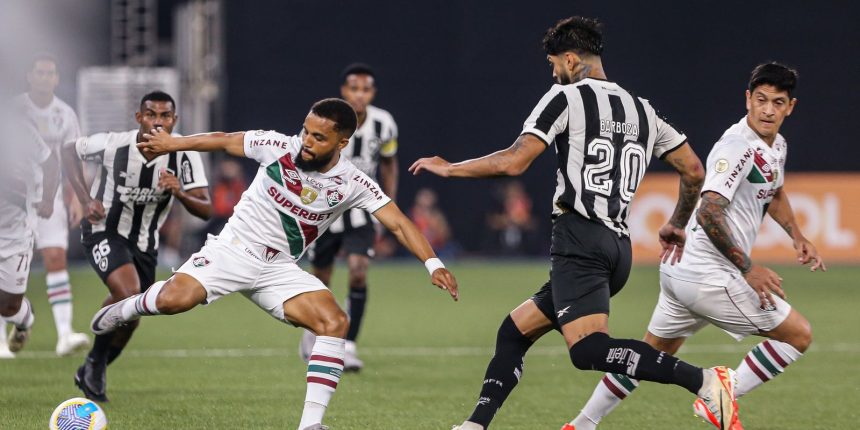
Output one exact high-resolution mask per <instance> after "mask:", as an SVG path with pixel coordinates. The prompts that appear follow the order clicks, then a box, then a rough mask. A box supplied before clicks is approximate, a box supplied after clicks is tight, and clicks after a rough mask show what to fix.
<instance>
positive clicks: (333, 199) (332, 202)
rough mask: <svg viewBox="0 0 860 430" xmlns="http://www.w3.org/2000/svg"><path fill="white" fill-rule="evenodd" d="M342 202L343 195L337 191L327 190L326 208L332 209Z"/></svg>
mask: <svg viewBox="0 0 860 430" xmlns="http://www.w3.org/2000/svg"><path fill="white" fill-rule="evenodd" d="M342 200H343V193H341V192H340V191H338V190H328V191H326V194H325V201H326V202H327V203H328V207H330V208H331V207H334V206H336V205H337V204H338V203H340V202H341V201H342Z"/></svg>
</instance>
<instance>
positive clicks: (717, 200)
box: [696, 191, 752, 274]
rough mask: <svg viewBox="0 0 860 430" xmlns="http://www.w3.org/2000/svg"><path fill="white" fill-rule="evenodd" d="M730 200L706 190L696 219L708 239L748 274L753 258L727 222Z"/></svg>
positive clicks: (742, 271)
mask: <svg viewBox="0 0 860 430" xmlns="http://www.w3.org/2000/svg"><path fill="white" fill-rule="evenodd" d="M729 203H731V202H729V200H728V199H727V198H725V197H723V196H721V195H720V194H719V193H715V192H713V191H706V192H705V193H704V194H702V203H701V205H700V206H699V212H698V214H697V215H696V220H697V221H698V222H699V225H701V226H702V229H704V230H705V234H707V235H708V239H711V243H713V244H714V247H716V248H717V250H718V251H720V253H721V254H723V255H724V256H725V257H726V258H727V259H728V260H729V261H730V262H731V263H732V264H734V265H735V267H737V268H738V270H740V271H741V273H743V274H746V273H747V272H749V271H750V269H751V268H752V260H750V257H749V256H748V255H747V254H746V253H745V252H744V251H743V250H742V249H741V247H740V246H738V244H737V242H736V241H735V238H734V237H733V236H732V232H731V230H730V229H729V225H728V223H727V222H726V216H725V215H726V208H728V207H729Z"/></svg>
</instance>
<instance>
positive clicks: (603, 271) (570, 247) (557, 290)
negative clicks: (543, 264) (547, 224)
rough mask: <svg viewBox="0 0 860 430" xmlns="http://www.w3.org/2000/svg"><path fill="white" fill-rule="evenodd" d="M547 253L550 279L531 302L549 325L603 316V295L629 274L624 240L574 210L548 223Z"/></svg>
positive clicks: (612, 292) (605, 305) (616, 288)
mask: <svg viewBox="0 0 860 430" xmlns="http://www.w3.org/2000/svg"><path fill="white" fill-rule="evenodd" d="M551 255H552V270H551V271H550V281H549V282H547V283H546V284H544V286H543V287H542V288H541V289H540V291H538V292H537V293H536V294H535V295H534V296H533V297H532V300H534V302H535V304H537V306H538V308H539V309H540V310H541V312H543V313H544V315H546V316H547V318H549V319H550V321H552V322H553V326H554V327H556V328H558V327H560V326H563V325H565V324H567V323H569V322H571V321H573V320H575V319H578V318H580V317H584V316H586V315H593V314H608V313H609V298H610V297H612V296H614V295H615V294H616V293H618V292H619V291H621V288H623V287H624V284H625V283H626V282H627V278H628V277H629V276H630V267H631V264H632V255H633V253H632V250H631V247H630V238H629V237H626V236H623V237H622V236H619V235H618V234H617V233H615V232H614V231H612V230H610V229H609V228H607V227H606V226H604V225H602V224H599V223H596V222H594V221H591V220H588V219H586V218H585V217H583V216H581V215H579V214H576V213H569V214H564V215H561V216H559V217H558V218H556V219H555V221H554V222H553V225H552V251H551ZM550 312H551V313H550Z"/></svg>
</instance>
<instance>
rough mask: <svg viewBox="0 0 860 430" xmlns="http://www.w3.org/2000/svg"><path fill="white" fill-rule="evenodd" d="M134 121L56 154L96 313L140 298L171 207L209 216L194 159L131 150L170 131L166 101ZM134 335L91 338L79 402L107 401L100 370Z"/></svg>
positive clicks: (148, 98)
mask: <svg viewBox="0 0 860 430" xmlns="http://www.w3.org/2000/svg"><path fill="white" fill-rule="evenodd" d="M135 118H136V120H137V122H138V124H140V127H139V128H138V129H135V130H129V131H125V132H119V133H98V134H94V135H92V136H85V137H82V138H79V139H77V140H75V141H72V142H67V143H66V144H65V146H64V148H63V163H64V165H65V168H66V172H67V174H68V175H69V181H70V182H71V184H72V188H74V190H75V193H76V194H77V196H78V199H79V200H80V202H81V204H82V205H83V207H84V219H83V221H81V243H82V244H83V246H84V249H85V250H86V255H87V258H88V259H89V262H90V265H91V266H93V269H94V270H95V271H96V273H97V274H98V275H99V276H100V277H101V278H102V281H103V282H104V283H105V285H107V287H108V290H109V292H110V295H109V296H108V298H107V299H105V302H104V305H109V304H111V303H114V302H117V301H120V300H122V299H125V298H126V297H130V296H132V295H134V294H137V293H140V292H141V291H142V290H145V289H146V288H148V287H149V286H150V285H152V284H153V283H154V282H155V268H156V260H157V255H158V233H159V230H160V228H161V226H162V225H163V224H164V221H165V219H166V218H167V214H168V213H169V212H170V207H171V205H172V204H173V200H174V199H175V200H179V201H180V202H181V203H182V205H183V206H185V208H186V209H187V210H188V212H190V213H191V214H192V215H194V216H197V217H199V218H202V219H207V218H209V214H210V213H211V211H212V204H211V203H210V199H209V189H208V182H207V181H206V174H205V172H204V171H203V161H202V160H201V158H200V154H199V153H197V152H193V151H181V152H177V153H171V154H169V155H161V156H157V157H155V156H151V155H147V154H143V153H142V152H140V150H138V149H137V146H136V145H137V143H140V142H142V141H143V134H144V133H147V132H150V131H151V130H153V129H164V130H165V131H166V132H168V133H170V132H172V131H173V127H174V126H175V125H176V120H177V116H176V103H175V102H174V100H173V98H172V97H171V96H170V95H169V94H166V93H164V92H161V91H154V92H151V93H149V94H147V95H145V96H143V98H142V99H141V101H140V110H139V112H137V113H136V114H135ZM81 160H83V161H89V162H93V163H95V164H97V165H98V169H99V170H98V174H97V175H96V177H95V178H94V180H93V183H92V184H87V183H86V180H85V179H84V175H83V169H82V166H81ZM136 327H137V323H136V322H134V323H132V324H129V325H127V326H125V327H122V328H121V329H119V330H117V331H116V332H114V333H110V334H102V335H97V336H96V338H95V341H94V342H93V347H92V349H91V350H90V352H89V354H88V355H87V358H86V361H85V362H84V364H83V365H82V366H81V367H80V368H79V369H78V372H77V374H76V375H75V383H76V384H77V385H78V387H79V388H80V389H81V391H83V392H84V394H85V395H86V396H87V398H89V399H92V400H98V401H106V400H107V396H106V394H105V390H106V369H107V365H108V364H110V363H111V362H112V361H113V360H114V359H116V357H117V356H118V355H119V354H120V353H121V352H122V350H123V348H124V347H125V345H126V344H127V343H128V341H129V339H130V338H131V335H132V333H133V332H134V329H135V328H136Z"/></svg>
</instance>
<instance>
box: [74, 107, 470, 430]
mask: <svg viewBox="0 0 860 430" xmlns="http://www.w3.org/2000/svg"><path fill="white" fill-rule="evenodd" d="M355 128H356V115H355V112H354V111H353V110H352V108H351V107H350V105H349V104H347V103H346V102H345V101H343V100H340V99H325V100H320V101H318V102H316V103H314V104H313V106H311V110H310V112H308V115H307V117H306V118H305V121H304V124H303V127H302V134H301V135H299V136H286V135H284V134H281V133H278V132H275V131H266V130H253V131H247V132H237V133H220V132H215V133H206V134H197V135H193V136H188V137H179V138H174V137H171V136H170V135H169V134H168V133H166V132H164V131H160V130H154V131H153V132H152V134H151V135H147V138H148V141H147V142H145V143H141V144H140V145H139V146H140V148H141V149H142V150H143V151H144V153H154V154H165V153H168V152H170V153H172V152H174V151H182V150H186V151H187V150H196V151H222V150H223V151H226V152H227V153H229V154H230V155H234V156H245V157H248V158H251V159H253V160H255V161H257V162H258V163H259V164H260V167H259V169H257V175H256V177H255V178H254V182H253V183H252V184H251V186H250V188H248V190H247V191H246V192H245V193H243V194H242V199H241V201H240V203H239V205H238V206H237V207H236V212H235V213H234V215H233V216H232V217H230V220H229V221H228V222H227V225H226V226H225V227H224V230H223V231H221V233H220V234H219V235H218V236H217V237H213V238H211V239H210V240H209V241H208V242H207V243H206V245H204V246H203V248H202V249H201V250H200V251H199V252H197V253H195V254H193V255H192V256H191V258H189V259H188V261H186V262H185V264H183V265H182V267H180V268H179V270H177V271H176V274H175V275H174V276H172V277H170V279H168V280H167V281H166V282H158V283H156V284H154V285H152V287H151V288H149V290H148V291H147V292H146V293H142V294H138V295H136V296H133V297H132V298H129V299H126V300H124V301H122V302H120V303H117V304H114V305H109V306H106V307H105V308H103V309H102V310H100V311H99V312H98V313H97V314H96V315H95V317H93V321H92V323H91V328H92V330H93V332H95V333H105V332H110V331H113V330H115V329H116V328H117V327H122V326H124V325H126V324H128V323H130V322H134V321H137V319H138V318H140V317H142V316H150V315H159V314H167V315H173V314H178V313H181V312H186V311H189V310H191V309H193V308H194V307H195V306H197V305H200V304H208V303H212V302H214V301H215V300H217V299H219V298H220V297H222V296H225V295H228V294H232V293H235V292H240V293H242V294H243V295H244V296H245V297H247V298H248V299H250V300H251V301H252V302H254V303H255V304H256V305H257V306H259V307H260V308H261V309H263V310H265V311H267V312H268V313H269V314H270V315H271V316H272V317H274V318H275V319H277V320H279V321H282V322H285V323H289V324H292V325H294V326H296V327H304V328H306V329H309V330H313V332H314V333H316V334H317V336H316V338H315V341H314V345H313V347H312V348H311V354H310V360H309V361H308V368H307V369H308V371H307V379H306V380H307V394H306V397H305V404H304V410H303V412H302V418H301V421H300V423H299V426H298V428H299V430H323V429H327V428H328V427H325V426H323V425H322V419H323V416H324V414H325V411H326V408H327V407H328V404H329V401H330V400H331V397H332V395H333V394H334V391H335V390H336V389H337V385H338V383H339V381H340V377H341V374H342V372H343V366H344V360H343V358H344V354H345V351H344V348H345V346H344V344H345V340H344V336H345V335H346V331H347V327H348V326H349V321H348V320H347V316H346V314H345V313H344V312H343V310H341V308H340V306H338V304H337V302H336V301H335V299H334V296H333V295H332V294H331V291H329V290H328V288H326V286H325V285H324V284H323V283H322V282H320V280H319V279H318V278H316V277H314V276H311V275H310V274H308V273H307V272H305V271H303V270H302V269H301V268H299V267H298V265H296V262H297V261H298V260H299V259H300V258H301V257H302V255H303V254H304V253H305V251H306V250H307V248H308V247H309V246H310V245H311V244H312V243H313V242H314V240H316V239H317V238H318V237H319V234H320V233H325V231H326V229H327V228H328V227H329V226H330V225H331V224H332V223H333V222H334V221H335V220H336V219H337V218H338V217H341V216H343V214H344V213H347V212H349V211H350V210H352V209H354V208H362V209H364V210H367V211H368V212H369V213H372V214H373V216H374V217H375V218H377V219H378V220H379V221H380V222H381V223H382V224H383V225H384V226H385V227H386V228H387V229H388V230H389V231H391V232H392V233H393V234H394V236H395V237H397V239H398V241H400V243H401V244H402V245H403V246H404V247H406V248H407V249H408V250H409V251H410V252H411V253H412V254H413V255H415V256H416V257H417V258H418V259H419V260H421V261H422V262H424V265H425V267H426V268H427V271H428V273H429V274H430V280H431V282H432V283H433V284H434V285H436V286H438V287H439V288H441V289H443V290H446V291H448V293H449V294H450V295H451V297H452V298H454V300H457V298H458V290H457V281H456V280H455V279H454V276H453V275H452V274H451V273H450V272H449V271H448V270H447V269H445V266H444V265H443V264H442V262H441V260H439V258H437V257H436V255H435V254H434V253H433V249H432V248H431V247H430V244H429V243H428V242H427V239H426V238H424V237H423V236H421V234H420V233H419V232H418V229H417V228H416V227H415V225H414V224H412V222H411V221H409V218H407V217H406V215H404V214H403V212H401V211H400V209H399V208H398V207H397V205H396V204H394V203H392V201H391V199H390V198H388V196H386V195H385V193H384V192H382V190H380V187H379V186H378V185H377V184H376V183H375V182H374V181H373V180H372V179H370V177H369V176H368V175H366V174H364V173H362V172H361V171H360V170H358V169H357V168H356V167H355V166H354V165H353V164H352V163H350V161H349V160H348V159H347V158H346V157H341V151H342V150H343V149H344V147H345V146H346V145H347V144H348V142H349V137H350V136H351V135H352V133H353V132H354V131H355Z"/></svg>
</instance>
